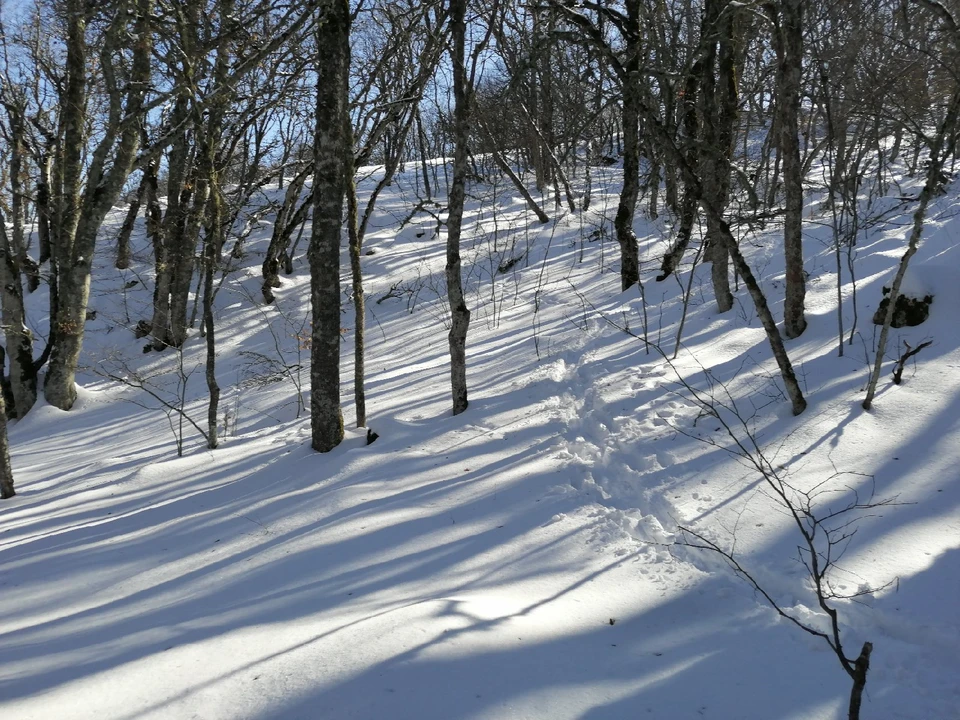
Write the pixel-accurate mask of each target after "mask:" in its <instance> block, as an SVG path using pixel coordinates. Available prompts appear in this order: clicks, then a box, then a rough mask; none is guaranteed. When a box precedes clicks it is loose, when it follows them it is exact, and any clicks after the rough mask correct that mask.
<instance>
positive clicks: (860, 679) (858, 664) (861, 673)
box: [847, 642, 873, 720]
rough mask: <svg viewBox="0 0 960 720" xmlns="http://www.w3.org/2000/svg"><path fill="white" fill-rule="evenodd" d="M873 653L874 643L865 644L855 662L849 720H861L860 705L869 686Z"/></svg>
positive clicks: (852, 673)
mask: <svg viewBox="0 0 960 720" xmlns="http://www.w3.org/2000/svg"><path fill="white" fill-rule="evenodd" d="M871 653H873V643H868V642H865V643H864V644H863V650H861V651H860V656H859V657H858V658H857V659H856V661H854V664H853V671H852V672H851V673H850V674H851V675H852V676H853V688H852V689H851V690H850V708H849V712H848V714H847V720H860V704H861V701H862V699H863V689H864V687H866V685H867V671H868V670H869V669H870V655H871Z"/></svg>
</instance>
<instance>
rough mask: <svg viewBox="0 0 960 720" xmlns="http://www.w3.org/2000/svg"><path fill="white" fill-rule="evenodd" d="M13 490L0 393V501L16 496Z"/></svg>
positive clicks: (4, 417)
mask: <svg viewBox="0 0 960 720" xmlns="http://www.w3.org/2000/svg"><path fill="white" fill-rule="evenodd" d="M16 494H17V492H16V490H14V488H13V466H12V465H11V463H10V440H9V439H8V437H7V409H6V407H5V406H4V401H3V393H0V499H2V500H8V499H9V498H12V497H13V496H14V495H16Z"/></svg>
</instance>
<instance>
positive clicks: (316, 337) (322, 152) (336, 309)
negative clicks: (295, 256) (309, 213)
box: [308, 0, 353, 452]
mask: <svg viewBox="0 0 960 720" xmlns="http://www.w3.org/2000/svg"><path fill="white" fill-rule="evenodd" d="M319 6H320V14H319V19H320V22H319V23H318V25H317V113H316V133H315V136H314V179H313V229H312V232H311V236H310V250H309V253H308V254H309V258H310V299H311V304H312V308H313V332H312V342H311V353H310V388H311V394H310V410H311V417H310V424H311V430H312V438H313V443H312V444H313V449H314V450H317V451H319V452H329V451H330V450H333V448H335V447H336V446H337V445H339V444H340V442H341V441H342V440H343V413H342V411H341V409H340V229H341V222H340V217H341V212H342V209H343V200H344V194H345V192H346V167H345V166H346V156H347V152H352V151H353V149H352V148H350V147H349V144H348V142H347V137H346V132H345V129H346V127H347V123H348V122H350V118H349V108H348V102H347V101H348V97H347V93H348V82H349V68H350V5H349V3H348V2H347V0H321V2H320V3H319Z"/></svg>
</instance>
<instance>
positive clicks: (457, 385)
mask: <svg viewBox="0 0 960 720" xmlns="http://www.w3.org/2000/svg"><path fill="white" fill-rule="evenodd" d="M466 12H467V0H450V29H451V53H452V55H453V58H452V60H453V97H454V111H453V138H454V152H453V178H452V180H451V183H450V194H449V197H448V199H447V262H446V267H445V271H446V280H447V300H448V302H449V304H450V316H451V323H450V332H449V334H448V336H447V341H448V344H449V346H450V387H451V394H452V397H453V414H454V415H459V414H460V413H462V412H463V411H464V410H466V409H467V405H468V400H467V330H468V329H469V327H470V310H469V309H468V308H467V303H466V300H465V299H464V296H463V278H462V276H461V272H460V235H461V230H462V225H463V206H464V200H465V197H466V182H467V172H468V166H467V140H468V134H469V131H470V101H471V95H472V93H471V88H469V87H468V83H469V80H468V76H467V68H466V58H465V55H466V31H467V28H466Z"/></svg>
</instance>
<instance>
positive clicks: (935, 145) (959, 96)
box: [863, 89, 960, 410]
mask: <svg viewBox="0 0 960 720" xmlns="http://www.w3.org/2000/svg"><path fill="white" fill-rule="evenodd" d="M958 119H960V89H958V90H957V91H956V92H955V94H954V96H953V99H952V100H951V101H950V107H949V108H948V109H947V114H946V116H945V117H944V120H943V123H942V124H941V125H940V127H939V128H938V130H937V134H936V136H935V137H934V138H933V142H932V143H931V147H930V160H929V162H928V164H927V181H926V183H924V186H923V190H921V191H920V197H919V200H918V203H917V209H916V210H915V211H914V213H913V229H912V230H911V231H910V239H909V241H908V243H907V251H906V252H905V253H904V254H903V257H902V258H901V259H900V265H899V267H898V268H897V274H896V276H895V277H894V278H893V285H892V286H891V287H890V293H889V294H888V295H887V298H888V303H887V314H886V316H885V317H884V319H883V328H882V329H881V330H880V340H879V341H878V343H877V357H876V360H874V363H873V372H872V373H871V375H870V381H869V382H868V383H867V396H866V398H864V400H863V409H864V410H869V409H870V408H871V407H872V405H873V397H874V395H876V392H877V383H878V382H879V381H880V370H881V368H882V367H883V356H884V353H886V350H887V337H888V336H889V334H890V325H891V323H892V322H893V314H894V311H895V310H896V305H897V298H898V297H899V296H900V286H901V284H902V283H903V277H904V275H906V272H907V265H908V264H909V263H910V258H912V257H913V256H914V255H915V254H916V252H917V248H919V247H920V239H921V238H922V236H923V225H924V222H925V221H926V217H927V206H928V205H929V204H930V200H931V199H932V198H933V196H934V195H935V194H936V192H937V190H938V189H939V188H940V177H941V173H942V171H943V162H944V159H945V158H946V156H947V152H945V151H944V144H945V142H946V140H947V139H948V138H953V136H954V134H955V133H956V131H957V124H958Z"/></svg>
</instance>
